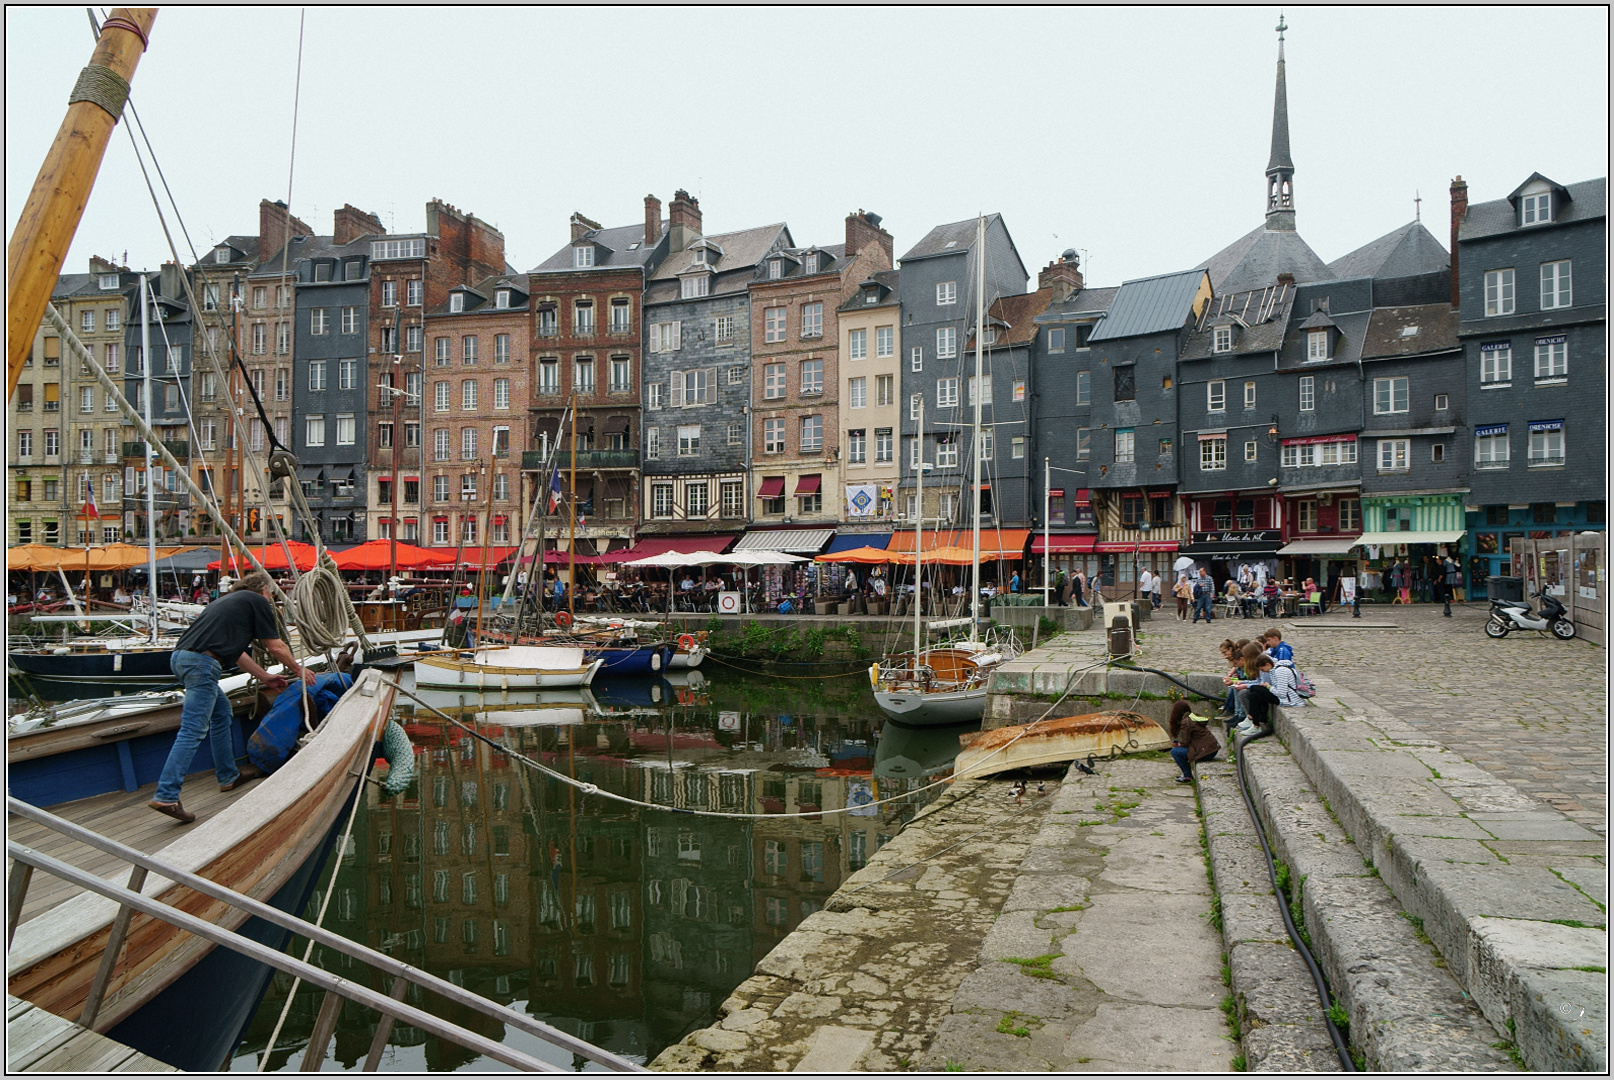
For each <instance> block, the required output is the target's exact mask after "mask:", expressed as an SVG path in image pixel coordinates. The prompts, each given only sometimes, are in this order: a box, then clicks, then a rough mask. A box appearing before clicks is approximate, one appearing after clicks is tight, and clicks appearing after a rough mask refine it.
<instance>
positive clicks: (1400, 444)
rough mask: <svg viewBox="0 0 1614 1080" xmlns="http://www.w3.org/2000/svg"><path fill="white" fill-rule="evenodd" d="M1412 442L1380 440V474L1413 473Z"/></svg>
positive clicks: (1409, 440)
mask: <svg viewBox="0 0 1614 1080" xmlns="http://www.w3.org/2000/svg"><path fill="white" fill-rule="evenodd" d="M1411 471H1412V440H1411V439H1380V440H1379V472H1381V473H1387V472H1411Z"/></svg>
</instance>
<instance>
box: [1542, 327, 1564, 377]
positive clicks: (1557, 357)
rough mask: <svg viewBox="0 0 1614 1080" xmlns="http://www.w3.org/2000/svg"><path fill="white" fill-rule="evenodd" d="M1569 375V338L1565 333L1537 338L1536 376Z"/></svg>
mask: <svg viewBox="0 0 1614 1080" xmlns="http://www.w3.org/2000/svg"><path fill="white" fill-rule="evenodd" d="M1568 376H1569V339H1568V337H1567V336H1566V335H1564V334H1555V335H1553V336H1552V337H1538V338H1536V378H1537V379H1563V378H1567V377H1568Z"/></svg>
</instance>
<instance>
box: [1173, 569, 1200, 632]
mask: <svg viewBox="0 0 1614 1080" xmlns="http://www.w3.org/2000/svg"><path fill="white" fill-rule="evenodd" d="M1193 593H1194V589H1193V586H1192V585H1189V584H1188V576H1187V575H1186V574H1179V575H1177V584H1175V585H1173V586H1172V587H1171V594H1172V595H1173V596H1175V597H1176V598H1177V618H1178V619H1180V620H1182V621H1183V622H1187V621H1188V600H1189V598H1190V597H1191V596H1193Z"/></svg>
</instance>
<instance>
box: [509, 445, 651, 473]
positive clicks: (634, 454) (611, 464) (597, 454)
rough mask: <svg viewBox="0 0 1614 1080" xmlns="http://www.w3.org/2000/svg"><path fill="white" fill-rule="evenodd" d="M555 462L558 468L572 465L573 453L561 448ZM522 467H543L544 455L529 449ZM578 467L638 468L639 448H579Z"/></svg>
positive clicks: (523, 455) (528, 468) (524, 453)
mask: <svg viewBox="0 0 1614 1080" xmlns="http://www.w3.org/2000/svg"><path fill="white" fill-rule="evenodd" d="M554 458H555V461H554V464H555V466H556V467H558V468H562V469H569V468H571V467H572V454H571V451H570V450H561V451H558V452H556V453H555V454H554ZM521 467H522V468H523V469H526V470H529V471H530V470H535V469H542V468H543V467H544V455H543V453H542V452H541V451H538V450H527V451H524V452H523V453H522V455H521ZM577 467H578V468H579V469H637V468H638V467H639V451H637V450H579V451H578V452H577Z"/></svg>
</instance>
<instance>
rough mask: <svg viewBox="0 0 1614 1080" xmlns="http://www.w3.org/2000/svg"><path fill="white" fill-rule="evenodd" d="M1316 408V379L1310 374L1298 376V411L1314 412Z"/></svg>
mask: <svg viewBox="0 0 1614 1080" xmlns="http://www.w3.org/2000/svg"><path fill="white" fill-rule="evenodd" d="M1316 409H1317V379H1316V377H1315V376H1312V375H1302V376H1300V411H1301V412H1315V411H1316Z"/></svg>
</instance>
